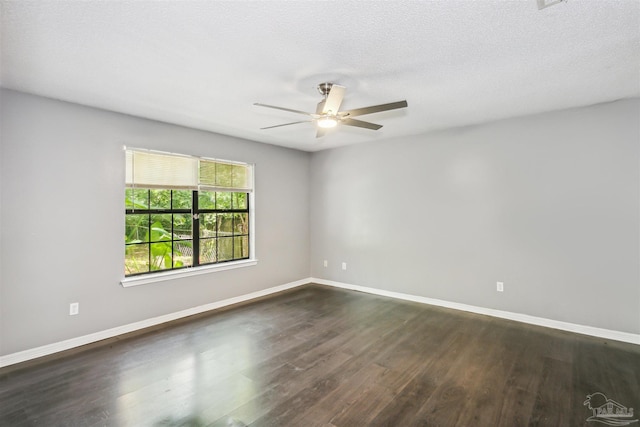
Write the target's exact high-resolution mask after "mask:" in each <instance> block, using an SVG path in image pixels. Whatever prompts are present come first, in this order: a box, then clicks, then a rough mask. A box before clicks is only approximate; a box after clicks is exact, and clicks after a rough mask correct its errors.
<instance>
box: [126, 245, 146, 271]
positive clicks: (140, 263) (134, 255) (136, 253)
mask: <svg viewBox="0 0 640 427" xmlns="http://www.w3.org/2000/svg"><path fill="white" fill-rule="evenodd" d="M147 271H149V245H146V244H141V245H126V246H125V256H124V274H125V276H128V275H130V274H136V273H146V272H147Z"/></svg>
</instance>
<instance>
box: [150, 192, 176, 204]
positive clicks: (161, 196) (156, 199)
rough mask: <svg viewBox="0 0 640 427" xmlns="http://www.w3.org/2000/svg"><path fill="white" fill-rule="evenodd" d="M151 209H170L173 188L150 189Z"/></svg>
mask: <svg viewBox="0 0 640 427" xmlns="http://www.w3.org/2000/svg"><path fill="white" fill-rule="evenodd" d="M149 193H150V201H151V209H170V208H171V190H150V191H149Z"/></svg>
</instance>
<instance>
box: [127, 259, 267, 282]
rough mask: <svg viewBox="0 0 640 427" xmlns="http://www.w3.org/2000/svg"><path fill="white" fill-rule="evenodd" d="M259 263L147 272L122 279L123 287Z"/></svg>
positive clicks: (235, 263)
mask: <svg viewBox="0 0 640 427" xmlns="http://www.w3.org/2000/svg"><path fill="white" fill-rule="evenodd" d="M256 264H258V260H257V259H243V260H242V261H232V262H225V263H222V264H213V265H205V266H201V267H192V268H185V269H182V270H174V271H166V272H161V273H153V274H146V275H143V276H134V277H125V278H124V279H122V280H121V281H120V284H121V285H122V287H123V288H129V287H131V286H140V285H147V284H149V283H156V282H164V281H165V280H173V279H180V278H183V277H191V276H197V275H200V274H208V273H215V272H217V271H224V270H233V269H236V268H243V267H251V266H252V265H256Z"/></svg>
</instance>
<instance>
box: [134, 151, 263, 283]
mask: <svg viewBox="0 0 640 427" xmlns="http://www.w3.org/2000/svg"><path fill="white" fill-rule="evenodd" d="M126 157H127V178H126V187H127V188H126V191H125V276H127V277H128V276H135V275H142V274H148V273H154V272H159V271H167V270H176V269H182V268H187V267H198V266H203V265H210V264H219V263H224V262H230V261H238V260H246V259H251V258H252V242H251V229H252V224H251V211H250V209H251V201H252V197H251V196H252V192H253V167H252V166H251V165H248V164H245V163H236V162H229V161H223V160H215V159H206V158H197V157H189V156H181V155H175V154H169V153H160V152H153V151H144V150H127V151H126Z"/></svg>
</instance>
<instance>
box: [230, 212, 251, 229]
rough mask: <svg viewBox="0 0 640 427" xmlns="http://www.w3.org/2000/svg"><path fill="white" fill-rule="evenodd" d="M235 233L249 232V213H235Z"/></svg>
mask: <svg viewBox="0 0 640 427" xmlns="http://www.w3.org/2000/svg"><path fill="white" fill-rule="evenodd" d="M233 234H249V215H248V214H245V213H242V214H234V215H233Z"/></svg>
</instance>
